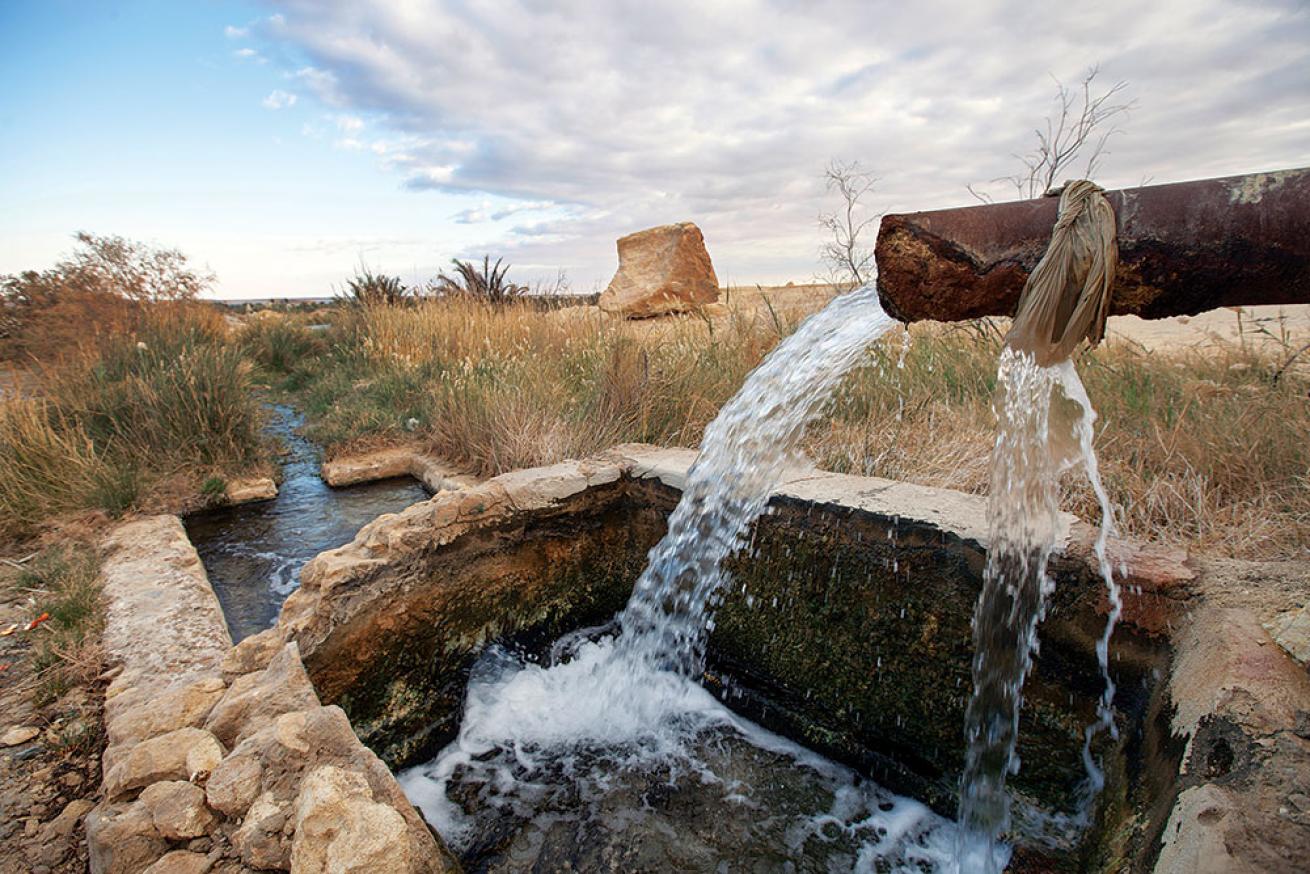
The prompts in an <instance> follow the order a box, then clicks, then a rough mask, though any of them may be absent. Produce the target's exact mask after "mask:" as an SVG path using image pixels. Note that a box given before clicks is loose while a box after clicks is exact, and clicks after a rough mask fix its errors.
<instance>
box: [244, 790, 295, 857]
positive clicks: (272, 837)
mask: <svg viewBox="0 0 1310 874" xmlns="http://www.w3.org/2000/svg"><path fill="white" fill-rule="evenodd" d="M286 825H287V813H286V811H284V810H283V809H282V807H281V805H279V804H278V803H277V801H276V800H275V799H274V797H273V793H272V792H265V793H264V794H263V795H260V796H259V797H258V798H256V799H255V802H254V803H253V804H251V805H250V809H249V810H247V811H246V815H245V818H244V819H242V821H241V827H240V828H238V829H237V830H236V831H235V832H233V833H232V846H233V847H235V848H236V851H237V853H239V854H240V855H241V861H243V862H245V863H246V864H247V865H249V866H250V867H252V868H279V869H282V870H286V868H287V866H288V863H289V861H290V856H291V845H290V842H289V841H288V840H287V836H286V834H285V833H284V830H285V827H286Z"/></svg>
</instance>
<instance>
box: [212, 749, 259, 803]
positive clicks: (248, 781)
mask: <svg viewBox="0 0 1310 874" xmlns="http://www.w3.org/2000/svg"><path fill="white" fill-rule="evenodd" d="M263 770H264V769H263V767H262V766H261V765H260V763H259V758H258V757H257V756H253V755H243V754H240V753H236V752H234V753H232V754H231V755H229V756H228V757H227V758H225V759H223V761H221V762H219V763H218V766H217V767H216V768H214V771H213V773H212V774H210V775H209V782H208V783H206V784H205V798H206V799H207V800H208V802H209V806H210V807H212V808H214V809H215V810H217V811H218V812H219V813H221V814H223V815H224V816H229V817H235V818H241V817H242V816H244V815H245V812H246V811H247V810H248V809H249V808H250V805H251V804H252V803H253V802H254V800H255V797H256V796H258V795H259V791H260V783H261V781H262V779H263Z"/></svg>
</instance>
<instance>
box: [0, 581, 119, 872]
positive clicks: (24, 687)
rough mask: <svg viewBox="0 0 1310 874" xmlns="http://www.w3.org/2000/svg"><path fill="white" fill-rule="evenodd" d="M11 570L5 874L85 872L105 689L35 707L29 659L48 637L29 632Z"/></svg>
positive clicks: (3, 756)
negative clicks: (85, 823)
mask: <svg viewBox="0 0 1310 874" xmlns="http://www.w3.org/2000/svg"><path fill="white" fill-rule="evenodd" d="M10 560H13V559H12V558H11V559H10ZM11 570H12V569H11V568H5V569H4V571H3V572H0V632H2V631H5V630H7V629H8V628H10V626H17V628H16V629H15V630H14V631H13V632H10V633H9V634H7V635H4V636H0V874H20V872H22V874H29V872H30V874H71V872H82V871H86V870H87V847H86V835H85V832H84V829H83V827H82V823H81V819H82V817H83V816H85V815H86V813H87V812H88V811H89V810H90V809H91V807H92V806H93V805H94V804H95V801H96V797H97V792H98V789H99V785H100V752H101V746H102V745H101V740H100V738H101V734H102V728H101V707H102V702H103V695H104V687H103V686H104V684H103V683H101V682H99V681H96V682H92V683H90V684H88V685H83V686H74V687H73V688H71V689H68V690H67V691H65V692H63V694H62V695H61V696H60V697H59V698H58V699H57V700H55V701H53V702H50V703H48V704H45V705H44V706H38V705H37V703H36V702H35V701H34V697H35V696H34V694H33V693H34V691H35V690H36V688H37V685H38V680H39V678H38V677H36V676H35V675H34V674H33V671H32V658H31V656H32V651H33V644H34V641H37V640H39V637H38V636H39V635H41V634H44V633H46V632H43V631H42V629H43V628H44V625H38V626H37V627H36V628H34V629H33V630H31V631H26V630H25V629H26V627H27V625H28V623H30V622H31V621H32V620H33V619H35V618H36V615H34V605H33V603H32V599H31V593H30V592H27V591H23V590H21V589H19V588H18V587H17V585H16V576H17V574H15V573H12V572H10V571H11ZM26 735H31V737H26Z"/></svg>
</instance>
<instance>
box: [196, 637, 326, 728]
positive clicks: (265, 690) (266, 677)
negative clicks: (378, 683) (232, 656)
mask: <svg viewBox="0 0 1310 874" xmlns="http://www.w3.org/2000/svg"><path fill="white" fill-rule="evenodd" d="M317 705H318V695H316V694H315V693H314V686H313V684H311V683H310V682H309V675H308V674H306V673H305V668H304V665H302V664H301V663H300V654H299V650H298V649H297V647H296V644H295V643H288V644H286V646H284V647H283V648H282V650H281V651H280V652H279V653H278V654H277V655H275V656H274V657H273V659H272V661H270V662H269V663H268V667H267V668H265V669H264V670H262V671H256V672H254V673H252V674H246V675H245V676H242V677H238V678H237V679H235V680H233V681H232V685H231V686H230V687H229V688H228V690H227V693H226V694H224V695H223V697H222V699H221V700H220V701H219V702H218V703H217V704H216V705H214V709H213V711H212V712H211V713H210V714H209V719H208V720H207V721H206V722H205V728H206V729H208V730H209V731H211V732H213V734H214V736H215V737H217V738H218V739H219V740H220V741H222V742H223V743H225V744H228V745H229V746H234V745H236V744H238V743H240V742H241V741H242V740H243V739H244V738H245V737H246V736H247V735H249V734H252V733H254V732H255V731H257V730H258V729H260V728H262V727H263V726H264V725H266V724H267V723H268V721H269V720H271V719H272V718H273V717H275V716H278V715H280V714H282V713H287V712H289V711H293V710H304V709H306V708H309V707H315V706H317Z"/></svg>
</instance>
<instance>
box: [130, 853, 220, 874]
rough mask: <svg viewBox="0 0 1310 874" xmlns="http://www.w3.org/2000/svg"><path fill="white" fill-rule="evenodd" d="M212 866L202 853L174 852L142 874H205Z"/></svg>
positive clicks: (167, 854) (163, 857)
mask: <svg viewBox="0 0 1310 874" xmlns="http://www.w3.org/2000/svg"><path fill="white" fill-rule="evenodd" d="M212 864H213V863H211V862H210V860H209V857H208V856H206V855H204V854H203V853H192V852H191V851H189V850H174V851H173V852H171V853H166V854H165V855H164V856H162V857H161V858H160V859H159V860H158V861H157V862H155V863H154V864H153V865H151V866H150V867H149V868H147V869H146V870H145V871H143V872H142V874H205V872H207V871H209V869H210V868H211V867H212Z"/></svg>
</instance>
